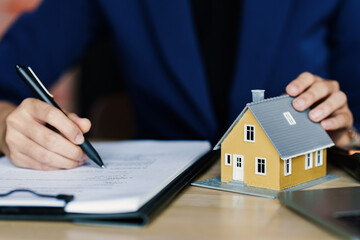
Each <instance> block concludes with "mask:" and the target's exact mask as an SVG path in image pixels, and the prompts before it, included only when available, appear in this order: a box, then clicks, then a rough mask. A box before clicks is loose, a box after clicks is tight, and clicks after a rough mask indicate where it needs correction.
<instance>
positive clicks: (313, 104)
mask: <svg viewBox="0 0 360 240" xmlns="http://www.w3.org/2000/svg"><path fill="white" fill-rule="evenodd" d="M286 92H287V94H289V95H290V96H292V97H296V98H295V99H294V101H293V106H294V108H295V109H296V110H298V111H304V110H305V109H307V108H311V110H310V112H309V117H310V119H311V120H312V121H314V122H320V124H321V126H322V127H323V128H324V129H325V130H326V131H327V132H328V133H329V135H330V137H331V138H332V140H333V141H334V143H335V144H336V145H338V146H340V147H345V146H347V145H349V144H350V142H351V139H350V137H349V134H347V133H348V131H349V129H350V128H351V127H352V125H353V121H354V120H353V115H352V113H351V111H350V109H349V106H348V103H347V97H346V95H345V93H344V92H342V91H341V90H340V86H339V83H338V82H337V81H334V80H325V79H323V78H321V77H319V76H316V75H314V74H311V73H308V72H304V73H302V74H300V75H299V76H298V77H297V78H296V79H295V80H293V81H292V82H290V83H289V85H287V87H286Z"/></svg>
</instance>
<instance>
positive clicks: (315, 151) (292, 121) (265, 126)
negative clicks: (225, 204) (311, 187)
mask: <svg viewBox="0 0 360 240" xmlns="http://www.w3.org/2000/svg"><path fill="white" fill-rule="evenodd" d="M252 92H253V102H252V103H248V104H247V105H246V106H245V108H244V110H243V111H242V112H241V113H240V115H239V116H238V117H237V118H236V120H235V121H234V123H233V124H232V125H231V126H230V128H229V129H228V130H227V132H226V133H225V134H224V136H223V137H222V138H221V139H220V141H219V142H218V143H217V144H216V146H215V147H214V150H217V149H219V148H221V181H222V182H230V181H242V182H243V183H244V184H246V185H248V186H254V187H260V188H267V189H273V190H282V189H285V188H288V187H292V186H295V185H297V184H300V183H304V182H307V181H310V180H314V179H317V178H320V177H323V176H325V175H326V149H327V148H329V147H331V146H333V145H334V143H333V142H332V140H331V138H330V137H329V136H328V134H327V133H326V131H325V130H324V129H323V128H322V127H321V125H320V124H319V123H314V122H312V121H311V120H310V119H309V117H308V112H309V110H307V111H303V112H298V111H296V110H295V109H294V108H293V106H292V100H293V98H291V97H289V96H287V95H286V96H280V97H275V98H269V99H264V97H263V96H264V91H263V90H252Z"/></svg>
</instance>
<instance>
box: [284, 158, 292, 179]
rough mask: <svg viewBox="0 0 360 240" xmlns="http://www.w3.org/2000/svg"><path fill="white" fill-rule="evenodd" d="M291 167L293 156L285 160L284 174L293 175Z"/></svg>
mask: <svg viewBox="0 0 360 240" xmlns="http://www.w3.org/2000/svg"><path fill="white" fill-rule="evenodd" d="M287 165H289V172H287V171H286V170H287V168H286V166H287ZM291 168H292V159H291V158H288V159H285V160H284V176H289V175H291V173H292V170H291Z"/></svg>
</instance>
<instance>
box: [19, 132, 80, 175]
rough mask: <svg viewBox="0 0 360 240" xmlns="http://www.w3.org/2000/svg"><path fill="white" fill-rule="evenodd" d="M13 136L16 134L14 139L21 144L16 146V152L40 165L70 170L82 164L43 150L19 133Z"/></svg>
mask: <svg viewBox="0 0 360 240" xmlns="http://www.w3.org/2000/svg"><path fill="white" fill-rule="evenodd" d="M13 134H17V135H18V136H15V138H16V139H18V140H19V141H20V142H21V144H20V145H18V152H20V153H22V154H24V155H26V156H28V157H29V158H31V159H34V160H36V161H38V162H40V163H42V164H45V165H48V166H50V167H55V168H61V169H71V168H75V167H77V166H78V165H80V164H81V163H82V162H78V161H74V160H71V159H68V158H65V157H63V156H61V155H59V154H56V153H53V152H51V151H48V150H47V149H45V148H43V147H42V146H40V145H39V144H37V143H35V142H33V141H32V140H31V139H29V138H27V137H25V136H24V135H22V134H20V133H13ZM14 152H17V151H14Z"/></svg>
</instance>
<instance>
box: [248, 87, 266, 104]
mask: <svg viewBox="0 0 360 240" xmlns="http://www.w3.org/2000/svg"><path fill="white" fill-rule="evenodd" d="M264 92H265V90H260V89H253V90H251V93H252V101H253V102H259V101H261V100H264Z"/></svg>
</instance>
